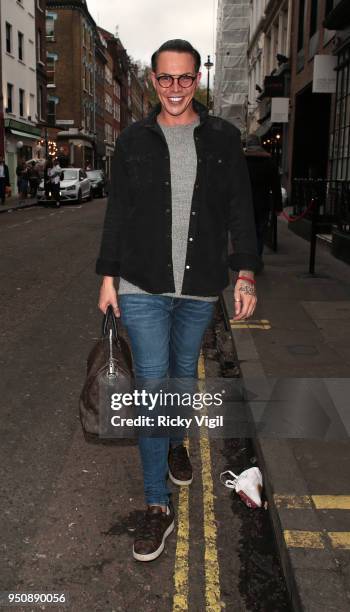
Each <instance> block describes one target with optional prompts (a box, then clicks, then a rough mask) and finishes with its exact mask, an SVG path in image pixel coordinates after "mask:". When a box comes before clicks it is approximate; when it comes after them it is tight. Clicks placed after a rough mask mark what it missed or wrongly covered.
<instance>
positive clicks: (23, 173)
mask: <svg viewBox="0 0 350 612" xmlns="http://www.w3.org/2000/svg"><path fill="white" fill-rule="evenodd" d="M16 175H17V189H18V197H19V198H20V199H25V198H26V197H27V196H28V168H27V164H26V163H25V161H24V159H23V160H21V161H20V162H19V163H18V166H17V168H16Z"/></svg>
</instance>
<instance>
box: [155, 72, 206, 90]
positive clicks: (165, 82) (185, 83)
mask: <svg viewBox="0 0 350 612" xmlns="http://www.w3.org/2000/svg"><path fill="white" fill-rule="evenodd" d="M196 78H197V75H195V76H192V75H191V74H180V76H173V75H172V74H161V75H160V76H157V77H156V79H157V81H158V83H159V85H160V86H161V87H164V88H168V87H171V86H172V85H173V84H174V81H175V79H176V80H177V82H178V84H179V85H180V87H191V85H193V83H194V81H195V80H196Z"/></svg>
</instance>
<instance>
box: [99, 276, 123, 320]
mask: <svg viewBox="0 0 350 612" xmlns="http://www.w3.org/2000/svg"><path fill="white" fill-rule="evenodd" d="M113 280H114V279H113V276H104V277H103V281H102V285H101V289H100V297H99V301H98V307H99V309H100V310H102V312H103V314H106V311H107V308H108V306H109V305H111V306H112V308H113V310H114V314H115V316H116V317H120V310H119V306H118V297H117V292H116V290H115V287H114V282H113Z"/></svg>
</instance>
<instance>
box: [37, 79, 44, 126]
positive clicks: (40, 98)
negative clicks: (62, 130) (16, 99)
mask: <svg viewBox="0 0 350 612" xmlns="http://www.w3.org/2000/svg"><path fill="white" fill-rule="evenodd" d="M43 110H44V89H43V86H42V85H39V87H38V117H39V119H43Z"/></svg>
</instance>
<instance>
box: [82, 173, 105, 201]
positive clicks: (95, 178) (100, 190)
mask: <svg viewBox="0 0 350 612" xmlns="http://www.w3.org/2000/svg"><path fill="white" fill-rule="evenodd" d="M86 174H87V176H88V178H89V179H90V181H91V186H92V192H93V194H94V196H97V197H99V198H104V197H105V195H106V191H107V190H106V179H105V176H104V174H103V170H87V171H86Z"/></svg>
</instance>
